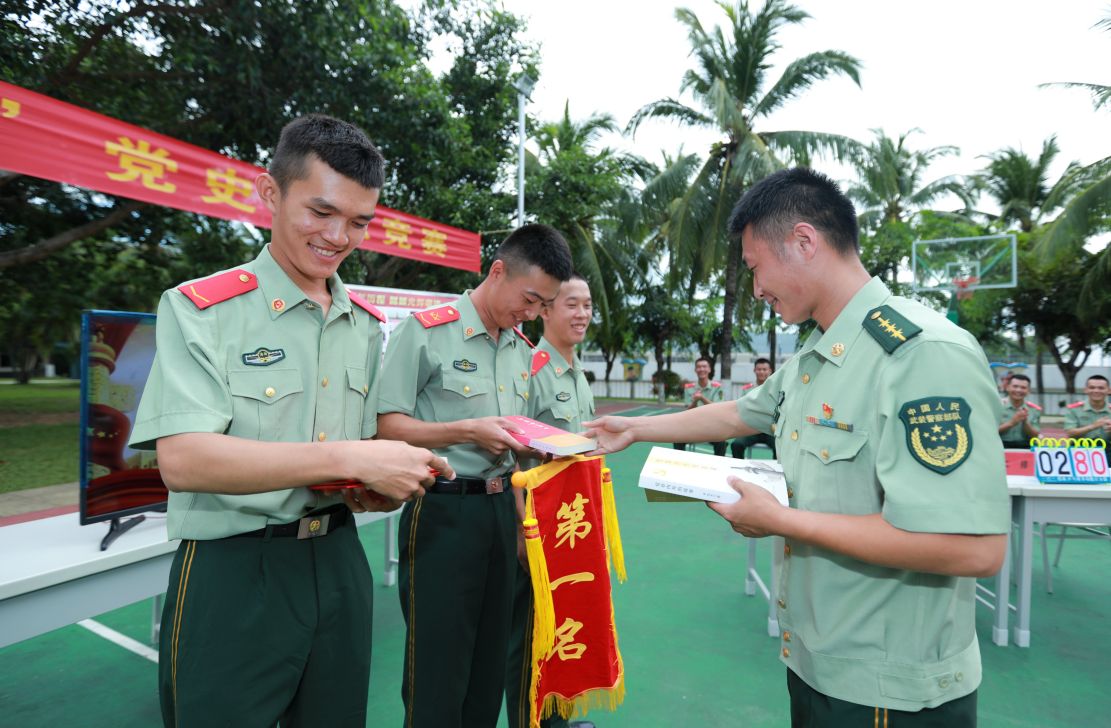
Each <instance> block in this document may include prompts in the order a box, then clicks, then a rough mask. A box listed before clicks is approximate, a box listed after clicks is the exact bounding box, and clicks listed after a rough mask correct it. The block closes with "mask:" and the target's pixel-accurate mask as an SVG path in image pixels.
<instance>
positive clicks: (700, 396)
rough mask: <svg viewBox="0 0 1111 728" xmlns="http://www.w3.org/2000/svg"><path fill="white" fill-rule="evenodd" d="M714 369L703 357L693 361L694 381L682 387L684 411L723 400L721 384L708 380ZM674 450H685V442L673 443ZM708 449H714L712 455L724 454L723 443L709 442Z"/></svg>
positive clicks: (723, 393)
mask: <svg viewBox="0 0 1111 728" xmlns="http://www.w3.org/2000/svg"><path fill="white" fill-rule="evenodd" d="M713 371H714V367H713V365H712V364H710V360H709V359H707V358H706V357H704V356H700V357H698V358H697V359H695V360H694V376H695V378H696V381H694V382H687V383H686V384H684V385H683V406H684V407H685V408H686V409H694V408H695V407H701V406H702V405H704V404H710V403H712V402H721V401H722V400H723V399H725V390H724V389H722V387H721V382H718V381H715V380H712V379H710V375H711V374H712V373H713ZM674 447H675V449H676V450H686V449H687V444H686V443H685V442H676V443H674ZM710 447H712V448H714V455H718V456H721V455H724V454H725V442H724V441H722V442H711V443H710Z"/></svg>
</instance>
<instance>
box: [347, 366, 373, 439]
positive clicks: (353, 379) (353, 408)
mask: <svg viewBox="0 0 1111 728" xmlns="http://www.w3.org/2000/svg"><path fill="white" fill-rule="evenodd" d="M369 392H370V382H369V381H367V376H366V367H347V389H346V390H345V391H344V395H343V434H344V437H346V438H347V439H348V440H361V439H363V417H364V415H365V414H366V397H367V394H368V393H369Z"/></svg>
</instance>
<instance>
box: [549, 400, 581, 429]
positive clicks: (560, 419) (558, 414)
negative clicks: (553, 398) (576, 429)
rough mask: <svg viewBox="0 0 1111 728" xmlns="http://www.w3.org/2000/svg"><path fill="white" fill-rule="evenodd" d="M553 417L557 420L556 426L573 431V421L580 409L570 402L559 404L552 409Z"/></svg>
mask: <svg viewBox="0 0 1111 728" xmlns="http://www.w3.org/2000/svg"><path fill="white" fill-rule="evenodd" d="M550 412H551V413H552V419H554V420H555V422H556V426H557V427H559V428H561V429H564V430H568V431H571V422H572V421H573V420H574V419H575V416H576V415H577V414H578V411H577V410H576V409H575V408H574V407H572V406H571V405H570V404H562V403H561V404H557V405H555V406H553V407H552V409H551V410H550Z"/></svg>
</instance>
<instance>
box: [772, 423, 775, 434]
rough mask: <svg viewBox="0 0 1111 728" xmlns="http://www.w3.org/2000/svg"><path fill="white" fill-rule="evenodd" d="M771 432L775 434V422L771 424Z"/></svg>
mask: <svg viewBox="0 0 1111 728" xmlns="http://www.w3.org/2000/svg"><path fill="white" fill-rule="evenodd" d="M772 434H773V435H774V434H775V424H774V423H773V424H772Z"/></svg>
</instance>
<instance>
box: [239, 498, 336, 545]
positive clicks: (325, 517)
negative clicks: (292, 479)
mask: <svg viewBox="0 0 1111 728" xmlns="http://www.w3.org/2000/svg"><path fill="white" fill-rule="evenodd" d="M350 518H351V511H350V510H348V509H347V506H343V505H335V506H331V507H329V508H325V509H324V510H322V511H317V512H316V513H310V514H309V515H307V516H305V517H304V518H301V519H299V520H296V521H293V522H292V523H275V524H271V525H269V526H267V527H266V528H260V529H258V530H257V531H248V532H247V533H237V534H236V535H234V536H231V537H230V538H288V537H296V538H299V539H306V538H317V537H319V536H327V535H328V534H329V533H331V532H332V531H334V530H336V529H337V528H339V527H340V526H342V525H344V524H346V523H347V521H348V520H350Z"/></svg>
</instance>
